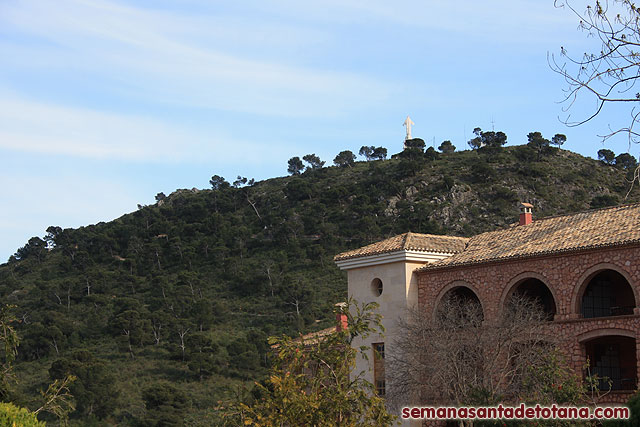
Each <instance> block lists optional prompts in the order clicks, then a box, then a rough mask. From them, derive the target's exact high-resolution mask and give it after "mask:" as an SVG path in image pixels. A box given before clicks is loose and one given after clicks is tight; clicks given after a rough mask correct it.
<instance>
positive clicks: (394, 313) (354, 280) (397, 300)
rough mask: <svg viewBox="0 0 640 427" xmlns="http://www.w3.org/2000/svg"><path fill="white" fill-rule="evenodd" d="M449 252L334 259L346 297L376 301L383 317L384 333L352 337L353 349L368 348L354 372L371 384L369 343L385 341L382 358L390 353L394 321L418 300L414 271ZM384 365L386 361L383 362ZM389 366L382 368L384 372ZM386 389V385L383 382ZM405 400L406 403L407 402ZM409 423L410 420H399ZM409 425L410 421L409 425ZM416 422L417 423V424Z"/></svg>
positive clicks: (392, 349) (371, 372) (392, 348)
mask: <svg viewBox="0 0 640 427" xmlns="http://www.w3.org/2000/svg"><path fill="white" fill-rule="evenodd" d="M447 256H450V255H449V254H434V253H424V252H414V251H398V252H395V253H391V254H382V255H378V256H369V257H363V258H360V259H355V260H347V261H338V266H339V267H340V268H341V269H344V270H347V277H348V289H349V290H348V292H349V296H350V297H352V298H353V299H355V300H356V301H357V302H358V303H360V304H362V303H365V302H376V303H378V304H379V306H380V307H379V309H378V313H380V314H381V315H382V317H383V319H382V324H383V325H384V327H385V332H384V336H380V335H375V336H373V335H372V336H370V337H368V338H367V339H366V340H362V339H356V340H355V341H354V343H353V346H354V348H359V347H360V346H362V345H366V346H368V347H369V348H370V349H369V350H368V352H367V354H368V356H369V359H368V360H366V359H365V358H363V357H358V359H357V360H356V367H355V370H354V374H359V373H361V372H362V373H363V377H364V378H365V379H366V380H367V381H369V382H371V383H372V384H373V349H372V348H371V347H372V345H371V344H372V343H377V342H384V343H385V358H386V359H389V358H390V356H391V355H392V354H393V351H394V346H393V343H394V341H395V340H396V339H397V337H398V334H399V331H398V320H399V319H400V318H401V317H404V316H406V315H407V312H408V309H410V308H411V307H414V306H415V305H417V303H418V279H417V275H416V274H415V273H414V271H415V270H416V269H417V268H420V267H422V266H423V265H425V264H426V263H429V262H434V261H438V260H441V259H443V258H446V257H447ZM376 278H377V279H380V280H381V281H382V283H383V291H382V294H381V295H379V296H377V295H376V294H375V293H374V291H373V290H372V286H371V284H372V281H373V280H374V279H376ZM387 365H388V364H387ZM388 369H389V367H388V366H386V367H385V371H387V372H388ZM387 389H389V384H387ZM407 403H409V402H407ZM403 425H410V423H403ZM411 425H412V424H411ZM418 425H419V423H418Z"/></svg>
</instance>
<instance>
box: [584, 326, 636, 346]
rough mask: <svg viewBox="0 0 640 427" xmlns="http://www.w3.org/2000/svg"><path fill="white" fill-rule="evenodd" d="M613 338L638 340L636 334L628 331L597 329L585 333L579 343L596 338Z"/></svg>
mask: <svg viewBox="0 0 640 427" xmlns="http://www.w3.org/2000/svg"><path fill="white" fill-rule="evenodd" d="M611 336H619V337H627V338H633V339H636V333H635V332H634V331H631V330H628V329H620V328H602V329H595V330H592V331H589V332H585V333H584V334H580V335H578V342H580V343H584V342H586V341H591V340H592V339H594V338H601V337H611Z"/></svg>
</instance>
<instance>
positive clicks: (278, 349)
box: [224, 303, 395, 427]
mask: <svg viewBox="0 0 640 427" xmlns="http://www.w3.org/2000/svg"><path fill="white" fill-rule="evenodd" d="M349 305H350V307H346V308H345V309H343V310H344V311H343V312H344V313H347V317H348V320H347V324H348V325H349V326H348V328H347V329H345V330H341V331H337V332H334V333H332V334H328V335H326V336H325V337H324V338H323V339H321V340H313V341H311V342H304V340H303V339H296V340H294V339H292V338H290V337H288V336H286V335H285V336H283V337H281V338H273V339H271V340H270V341H269V342H270V344H272V345H273V346H274V353H275V355H274V361H273V366H272V368H271V370H270V372H269V378H268V379H267V380H266V381H265V384H264V385H263V384H257V388H256V393H257V396H256V397H255V398H253V399H251V401H250V402H248V403H241V402H237V403H235V404H232V405H231V406H230V407H229V408H227V409H226V410H225V414H224V419H225V425H234V426H244V425H252V426H256V427H260V426H264V427H270V426H287V427H288V426H292V427H293V426H303V425H304V426H318V427H320V426H323V427H331V426H345V427H355V426H364V427H366V426H371V427H374V426H375V427H384V426H390V425H391V424H392V422H393V420H394V418H395V416H393V415H391V414H389V413H388V412H387V410H386V408H385V401H384V399H383V398H381V397H379V396H378V395H376V393H375V389H374V387H373V385H372V384H371V383H369V382H368V381H366V380H364V379H363V378H362V374H358V375H354V374H353V372H352V370H353V368H354V367H355V361H356V357H357V356H358V355H361V356H362V357H365V358H367V354H368V350H370V347H368V346H362V347H359V348H358V349H357V350H356V349H355V348H353V347H352V342H353V339H354V338H355V337H361V338H366V337H368V336H370V335H371V334H375V333H376V332H378V331H380V332H381V331H383V330H384V328H383V327H382V323H381V320H382V316H380V315H379V314H376V313H375V309H376V308H377V307H378V305H377V304H375V303H369V304H364V305H357V304H356V303H352V304H349Z"/></svg>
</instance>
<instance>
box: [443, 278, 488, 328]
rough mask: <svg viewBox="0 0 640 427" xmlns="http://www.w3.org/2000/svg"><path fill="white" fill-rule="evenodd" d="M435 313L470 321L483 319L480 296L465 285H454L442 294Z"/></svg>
mask: <svg viewBox="0 0 640 427" xmlns="http://www.w3.org/2000/svg"><path fill="white" fill-rule="evenodd" d="M444 311H446V312H447V313H444ZM437 313H438V315H440V316H442V315H444V316H457V317H464V318H465V319H467V320H469V321H472V322H475V321H482V320H483V319H484V313H483V311H482V304H481V303H480V298H478V296H477V295H476V293H475V292H473V290H471V289H470V288H468V287H466V286H456V287H454V288H451V289H449V290H448V291H447V293H445V294H444V295H443V296H442V299H441V300H440V303H439V304H438V311H437Z"/></svg>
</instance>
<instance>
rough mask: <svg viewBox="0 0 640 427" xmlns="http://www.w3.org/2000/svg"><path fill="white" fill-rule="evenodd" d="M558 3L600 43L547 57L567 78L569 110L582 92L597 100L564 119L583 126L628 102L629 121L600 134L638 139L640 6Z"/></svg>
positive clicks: (612, 0) (625, 1)
mask: <svg viewBox="0 0 640 427" xmlns="http://www.w3.org/2000/svg"><path fill="white" fill-rule="evenodd" d="M555 5H556V7H561V8H567V9H569V10H570V11H572V12H573V13H574V14H575V15H576V17H577V18H578V20H579V23H580V24H579V26H580V29H582V30H583V31H584V32H585V33H586V34H587V36H588V37H592V38H594V39H595V40H597V42H598V44H599V46H598V47H596V48H594V49H593V51H592V52H586V53H582V52H581V53H580V54H579V55H572V54H571V53H570V52H568V51H567V50H566V49H565V48H564V47H561V48H560V54H561V57H562V58H565V59H566V61H562V60H558V59H557V58H556V57H555V56H554V55H550V56H549V64H550V66H551V69H552V70H553V71H555V72H556V73H558V74H560V75H561V76H562V77H563V78H564V79H565V81H566V83H567V87H566V89H565V98H564V100H563V102H564V103H565V104H566V109H565V111H568V110H569V109H571V107H572V106H573V104H574V103H575V102H576V101H577V100H578V98H579V97H581V96H587V97H590V98H591V99H592V100H593V102H594V104H593V110H592V112H591V113H590V114H589V115H587V116H586V117H580V118H578V119H573V118H572V117H571V115H567V117H566V118H565V119H564V120H563V121H564V123H565V124H567V125H568V126H579V125H581V124H583V123H586V122H588V121H589V120H591V119H593V118H594V117H596V116H597V115H598V114H600V112H601V111H602V110H603V109H604V107H605V106H606V105H608V104H612V103H629V104H630V106H631V110H630V114H629V118H628V122H627V123H628V124H627V125H626V126H621V127H618V126H617V125H614V126H613V127H612V126H611V125H609V129H608V132H607V133H605V134H604V135H600V137H601V138H602V139H603V141H605V140H607V139H609V138H611V137H612V136H614V135H617V134H624V135H626V136H627V137H628V139H629V147H631V143H638V142H640V132H638V130H637V129H636V125H637V124H638V120H639V119H640V110H639V109H638V103H640V92H638V90H637V89H636V88H635V85H636V82H637V81H638V79H639V78H640V8H638V7H637V6H635V4H634V3H633V1H631V0H602V1H600V0H596V1H595V2H594V4H593V6H591V5H589V6H587V8H586V11H584V12H581V11H579V10H577V9H576V8H575V7H574V6H573V5H572V4H571V1H570V0H555ZM639 179H640V166H638V167H637V168H636V169H635V173H634V175H633V181H632V182H634V181H636V180H639Z"/></svg>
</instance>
